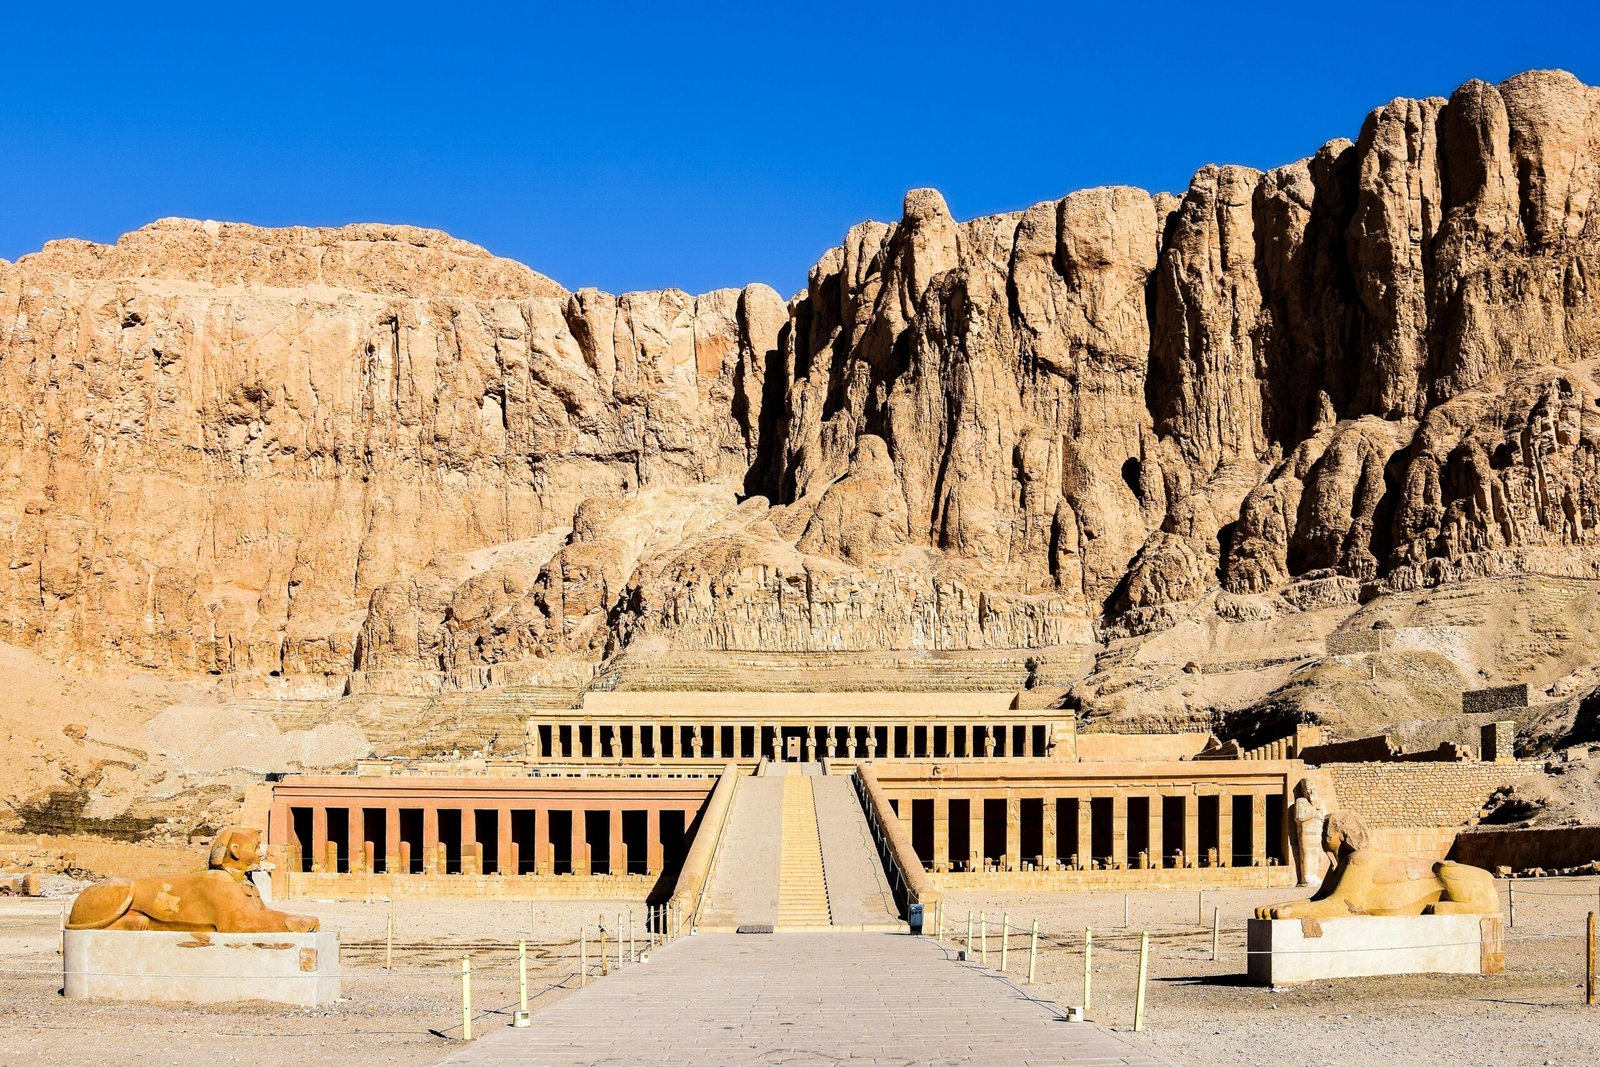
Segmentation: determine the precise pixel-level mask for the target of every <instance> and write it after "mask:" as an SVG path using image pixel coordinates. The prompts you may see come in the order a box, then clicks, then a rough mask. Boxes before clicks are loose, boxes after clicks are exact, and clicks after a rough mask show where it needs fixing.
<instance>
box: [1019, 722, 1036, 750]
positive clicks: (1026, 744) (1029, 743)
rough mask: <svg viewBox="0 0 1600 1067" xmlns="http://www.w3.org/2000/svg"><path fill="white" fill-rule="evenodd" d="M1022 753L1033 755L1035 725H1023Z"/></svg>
mask: <svg viewBox="0 0 1600 1067" xmlns="http://www.w3.org/2000/svg"><path fill="white" fill-rule="evenodd" d="M1022 755H1024V756H1032V755H1033V727H1032V726H1028V725H1024V726H1023V727H1022Z"/></svg>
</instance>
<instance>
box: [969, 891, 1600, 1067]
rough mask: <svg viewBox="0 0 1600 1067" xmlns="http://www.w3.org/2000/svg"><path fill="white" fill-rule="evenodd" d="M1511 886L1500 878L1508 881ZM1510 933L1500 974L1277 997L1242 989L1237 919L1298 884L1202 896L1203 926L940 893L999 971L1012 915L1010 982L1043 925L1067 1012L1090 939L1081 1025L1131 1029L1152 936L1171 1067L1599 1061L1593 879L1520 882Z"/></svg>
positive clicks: (1153, 992)
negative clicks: (1588, 923)
mask: <svg viewBox="0 0 1600 1067" xmlns="http://www.w3.org/2000/svg"><path fill="white" fill-rule="evenodd" d="M1509 884H1510V883H1505V882H1502V883H1501V885H1502V895H1503V894H1504V892H1505V889H1504V887H1505V886H1507V885H1509ZM1515 885H1516V896H1517V925H1516V927H1515V928H1514V929H1511V930H1508V931H1507V943H1506V973H1505V974H1502V975H1492V976H1484V977H1479V976H1462V975H1413V976H1395V977H1383V978H1360V979H1355V978H1352V979H1338V980H1333V981H1327V982H1316V983H1311V984H1309V985H1302V986H1294V987H1289V988H1284V989H1264V988H1261V987H1257V986H1250V985H1246V984H1244V978H1243V975H1244V969H1245V957H1244V919H1245V918H1246V917H1247V916H1248V915H1249V914H1250V913H1251V910H1252V909H1253V908H1254V907H1255V906H1256V905H1258V904H1265V903H1272V902H1276V901H1280V900H1291V899H1294V897H1295V896H1296V891H1295V890H1292V889H1291V890H1283V889H1267V890H1228V891H1219V892H1208V893H1206V894H1205V916H1206V921H1207V924H1208V925H1207V926H1205V927H1201V926H1199V925H1197V924H1196V921H1195V920H1196V912H1197V899H1196V895H1195V894H1194V893H1155V892H1150V893H1132V894H1129V895H1128V910H1129V915H1130V919H1131V922H1130V924H1129V928H1127V929H1124V928H1123V926H1122V916H1123V895H1122V894H1120V893H1080V894H1073V895H1070V896H1054V895H1043V894H1037V895H1031V896H1030V895H1011V896H1006V895H997V894H979V893H962V894H952V895H950V896H948V897H947V898H946V912H945V914H946V916H947V919H946V930H945V939H946V941H949V942H951V943H952V945H953V946H956V947H959V946H960V945H961V943H963V942H964V941H965V935H966V913H967V911H968V910H969V909H970V910H972V911H974V912H981V911H987V912H988V913H989V915H990V919H991V922H994V923H995V926H994V927H993V929H994V930H995V931H996V933H994V934H992V935H991V937H990V941H989V964H990V966H991V967H994V968H998V967H999V965H1000V964H999V952H998V950H999V936H998V929H999V925H998V916H999V915H1000V914H1003V913H1006V912H1009V913H1010V916H1011V924H1012V926H1013V927H1014V928H1017V929H1019V930H1020V931H1022V932H1020V933H1016V934H1013V939H1012V943H1011V954H1010V960H1009V962H1010V968H1009V970H1010V973H1011V974H1013V975H1015V976H1016V979H1017V981H1018V982H1021V981H1022V980H1023V979H1024V978H1025V976H1026V974H1027V966H1028V952H1027V946H1028V936H1027V933H1026V931H1027V929H1028V927H1029V926H1030V924H1031V922H1032V920H1033V919H1035V918H1037V919H1038V920H1039V925H1040V930H1041V937H1040V943H1041V949H1040V959H1039V964H1038V972H1037V975H1036V985H1035V988H1036V989H1037V990H1038V992H1039V993H1040V995H1042V996H1044V997H1047V998H1049V999H1051V1000H1055V1001H1057V1002H1058V1003H1060V1004H1063V1005H1071V1004H1082V1003H1083V928H1084V926H1085V925H1088V926H1090V927H1092V928H1093V930H1094V980H1093V990H1094V993H1093V1005H1092V1008H1093V1010H1092V1012H1091V1013H1090V1014H1091V1018H1093V1019H1095V1020H1096V1021H1098V1022H1101V1023H1104V1024H1108V1025H1110V1026H1112V1027H1114V1028H1116V1029H1118V1030H1128V1031H1131V1030H1132V1026H1133V1000H1134V988H1135V985H1136V982H1137V973H1138V945H1139V932H1140V931H1143V930H1148V931H1149V932H1150V935H1151V960H1150V982H1149V986H1148V990H1147V993H1146V1015H1145V1029H1144V1032H1143V1033H1139V1034H1130V1036H1131V1037H1132V1039H1133V1040H1134V1041H1136V1042H1138V1043H1140V1044H1141V1045H1144V1046H1146V1047H1148V1048H1150V1049H1153V1050H1155V1051H1156V1052H1159V1053H1160V1054H1162V1055H1164V1056H1167V1057H1168V1058H1170V1059H1172V1060H1174V1061H1175V1062H1177V1063H1180V1064H1189V1065H1194V1067H1205V1065H1211V1064H1228V1065H1230V1067H1234V1065H1237V1067H1301V1065H1306V1067H1309V1065H1313V1064H1316V1065H1321V1064H1329V1063H1339V1064H1360V1065H1362V1067H1377V1065H1386V1064H1404V1065H1406V1067H1430V1065H1434V1064H1439V1065H1445V1064H1448V1065H1451V1067H1462V1065H1467V1064H1471V1065H1496V1067H1523V1065H1542V1064H1561V1065H1564V1064H1580V1063H1581V1064H1592V1063H1594V1062H1596V1060H1597V1058H1600V1006H1597V1007H1593V1008H1590V1007H1586V1006H1585V1005H1584V1002H1583V996H1584V992H1583V978H1584V928H1585V917H1586V915H1587V913H1588V912H1589V911H1591V910H1595V909H1596V908H1597V907H1600V879H1597V878H1541V879H1526V880H1518V881H1517V882H1516V883H1515ZM1214 906H1215V907H1219V908H1220V909H1221V914H1222V935H1221V950H1222V951H1221V958H1220V960H1219V961H1218V962H1216V963H1213V962H1211V929H1210V926H1209V923H1210V921H1211V914H1212V908H1213V907H1214Z"/></svg>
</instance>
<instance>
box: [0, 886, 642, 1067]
mask: <svg viewBox="0 0 1600 1067" xmlns="http://www.w3.org/2000/svg"><path fill="white" fill-rule="evenodd" d="M287 907H288V910H290V911H295V912H299V913H310V914H314V915H317V916H318V917H319V918H321V919H322V922H323V925H324V926H325V927H328V928H330V929H334V930H337V931H339V934H340V940H341V943H342V945H343V960H344V970H345V981H344V999H343V1000H341V1001H340V1002H339V1003H338V1004H335V1005H331V1006H329V1007H326V1008H319V1009H303V1008H290V1007H283V1006H279V1005H270V1004H246V1005H217V1006H211V1007H202V1006H195V1007H190V1006H183V1005H170V1004H131V1003H129V1004H124V1003H117V1002H111V1001H68V1000H65V999H64V998H63V997H62V996H61V993H60V990H61V957H60V954H59V947H60V934H59V927H60V904H59V902H56V901H19V900H0V1067H56V1065H61V1067H67V1065H71V1067H79V1065H81V1064H85V1063H88V1064H96V1063H101V1064H124V1063H134V1062H151V1063H161V1064H163V1065H168V1064H170V1065H174V1067H190V1065H192V1067H209V1065H211V1064H218V1063H238V1064H275V1065H281V1064H283V1063H285V1062H292V1063H293V1064H294V1065H295V1067H312V1065H318V1064H366V1063H370V1064H384V1065H391V1067H407V1065H413V1064H431V1063H435V1062H437V1061H438V1060H439V1059H441V1058H443V1057H444V1056H445V1055H446V1054H447V1053H449V1052H451V1051H453V1050H454V1049H455V1048H457V1047H459V1044H460V1042H459V1040H458V1038H459V1037H460V1033H461V957H462V956H463V955H468V956H470V957H471V959H472V969H473V983H472V989H473V1009H474V1013H475V1015H476V1016H477V1021H476V1022H475V1023H474V1026H475V1027H477V1028H478V1029H479V1030H480V1032H481V1031H482V1030H483V1029H487V1028H489V1027H495V1026H503V1025H507V1024H508V1023H509V1022H510V1015H509V1013H510V1011H512V1010H514V1009H515V1007H516V1001H517V974H516V961H517V940H518V939H519V938H524V937H528V936H529V924H530V922H532V923H534V924H536V925H535V928H534V933H533V937H532V938H531V939H530V943H529V946H528V987H529V997H530V1000H531V1001H532V1003H531V1004H530V1007H532V1008H534V1009H535V1010H537V1009H538V1008H540V1007H542V1006H544V1005H546V1004H549V1003H552V1002H553V1001H554V1000H555V999H557V998H559V997H561V996H563V995H565V994H566V992H568V991H569V990H570V989H573V988H576V986H577V979H576V977H575V976H574V975H575V971H576V967H577V956H578V945H577V936H578V929H579V926H580V925H582V926H585V927H586V929H587V932H588V935H589V937H590V938H591V939H593V938H595V937H597V936H598V932H597V924H598V922H599V920H600V916H601V912H602V911H603V912H604V913H605V922H606V925H607V927H608V928H609V927H614V926H615V925H616V918H615V917H616V915H617V914H618V913H619V912H622V913H624V915H626V912H627V911H628V906H627V905H624V904H619V903H611V902H593V903H587V902H586V903H568V902H560V903H553V902H544V901H541V902H539V903H538V904H537V906H536V909H535V911H534V913H533V914H531V915H530V910H529V905H528V903H527V902H512V901H485V902H476V901H430V902H423V901H401V902H400V903H399V905H398V911H397V917H398V918H397V926H396V935H395V942H396V944H395V963H394V972H393V973H389V972H386V971H385V970H384V937H385V931H386V927H387V919H388V907H389V906H388V905H387V904H384V903H376V904H361V903H347V902H339V903H331V902H330V903H324V902H316V901H296V902H291V903H290V904H289V905H287ZM632 912H633V915H634V930H635V933H636V935H639V936H641V937H642V935H643V931H644V915H645V912H644V908H643V906H642V905H639V904H635V905H633V906H632ZM626 921H627V920H626V917H624V919H623V922H624V923H626ZM607 937H608V949H609V950H610V952H609V953H608V955H609V961H610V962H609V966H611V967H615V966H616V962H615V955H614V952H615V941H614V939H613V937H612V935H610V934H608V935H607ZM595 956H596V950H595V948H594V947H592V946H591V948H590V951H589V960H590V968H591V972H592V973H598V970H599V965H598V963H597V962H596V959H595ZM18 972H23V973H18Z"/></svg>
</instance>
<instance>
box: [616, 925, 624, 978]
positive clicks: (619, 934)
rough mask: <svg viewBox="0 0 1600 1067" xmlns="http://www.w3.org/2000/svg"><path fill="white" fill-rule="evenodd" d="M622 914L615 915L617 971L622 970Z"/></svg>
mask: <svg viewBox="0 0 1600 1067" xmlns="http://www.w3.org/2000/svg"><path fill="white" fill-rule="evenodd" d="M622 949H623V944H622V913H621V912H618V913H617V970H619V971H620V970H622Z"/></svg>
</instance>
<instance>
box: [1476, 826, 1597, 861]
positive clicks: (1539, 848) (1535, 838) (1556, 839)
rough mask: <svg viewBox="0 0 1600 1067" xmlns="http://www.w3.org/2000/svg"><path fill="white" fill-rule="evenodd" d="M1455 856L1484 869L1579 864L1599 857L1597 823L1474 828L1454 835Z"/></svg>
mask: <svg viewBox="0 0 1600 1067" xmlns="http://www.w3.org/2000/svg"><path fill="white" fill-rule="evenodd" d="M1455 858H1456V859H1457V860H1459V861H1460V862H1462V863H1470V864H1472V865H1473V866H1474V867H1483V868H1486V869H1488V870H1493V869H1494V868H1496V867H1510V868H1512V869H1513V870H1519V871H1526V870H1531V869H1533V868H1535V867H1540V868H1545V869H1555V868H1561V867H1581V866H1582V865H1584V864H1586V863H1594V862H1596V861H1600V826H1563V827H1556V828H1552V829H1548V830H1533V829H1529V830H1474V831H1472V832H1471V833H1465V834H1462V835H1460V836H1459V837H1457V838H1456V847H1455Z"/></svg>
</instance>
